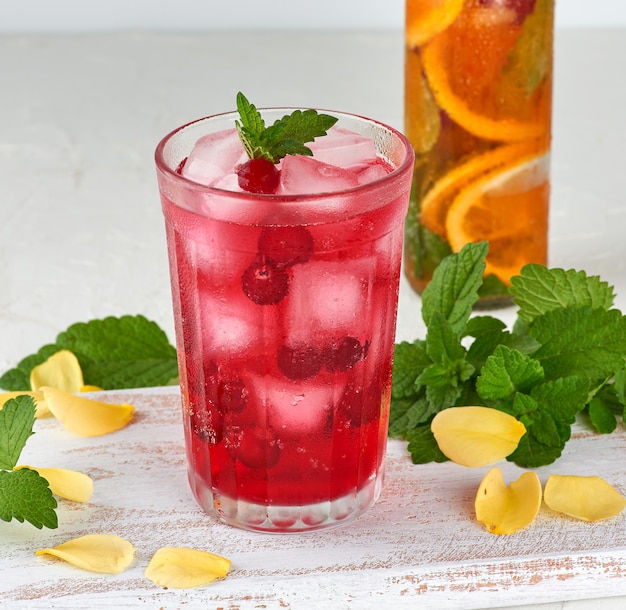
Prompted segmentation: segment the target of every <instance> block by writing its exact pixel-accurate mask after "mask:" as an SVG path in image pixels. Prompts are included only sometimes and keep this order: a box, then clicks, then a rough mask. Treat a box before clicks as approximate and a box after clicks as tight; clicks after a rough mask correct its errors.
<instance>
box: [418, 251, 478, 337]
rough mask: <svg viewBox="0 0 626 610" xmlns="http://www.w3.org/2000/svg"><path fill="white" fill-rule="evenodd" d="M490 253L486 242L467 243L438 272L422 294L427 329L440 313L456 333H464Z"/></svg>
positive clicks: (448, 257) (441, 265) (448, 258)
mask: <svg viewBox="0 0 626 610" xmlns="http://www.w3.org/2000/svg"><path fill="white" fill-rule="evenodd" d="M488 250H489V246H488V244H487V242H480V243H478V244H467V245H466V246H464V247H463V248H462V250H461V251H460V252H458V253H457V254H451V255H450V256H447V257H446V258H445V259H444V260H443V261H442V262H441V264H440V265H439V266H438V267H437V268H436V269H435V272H434V273H433V278H432V280H431V281H430V283H429V284H428V286H426V288H425V290H424V292H423V294H422V318H423V320H424V322H425V323H426V326H429V325H430V320H431V318H432V316H433V315H434V313H435V312H439V313H441V314H442V315H443V316H444V317H445V318H446V320H448V322H449V323H450V326H451V327H452V329H453V330H454V331H455V332H456V333H457V334H459V335H460V334H461V333H463V331H464V328H465V325H466V324H467V321H468V319H469V317H470V314H471V313H472V308H473V307H474V305H475V304H476V302H477V300H478V289H479V288H480V286H481V284H482V277H483V272H484V271H485V257H486V256H487V252H488Z"/></svg>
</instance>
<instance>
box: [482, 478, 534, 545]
mask: <svg viewBox="0 0 626 610" xmlns="http://www.w3.org/2000/svg"><path fill="white" fill-rule="evenodd" d="M540 506H541V481H539V477H538V476H537V474H536V473H534V472H525V473H524V474H523V475H522V476H521V477H520V478H519V479H517V481H514V482H513V483H511V485H510V486H508V485H506V483H505V482H504V480H503V478H502V472H501V471H500V469H499V468H492V469H491V470H490V471H489V472H488V473H487V474H486V475H485V478H484V479H483V480H482V482H481V484H480V486H479V488H478V492H477V493H476V499H475V501H474V508H475V510H476V519H478V521H480V522H481V523H484V524H485V526H486V527H487V529H488V530H489V531H490V532H491V533H492V534H513V533H514V532H516V531H517V530H520V529H522V528H523V527H526V526H527V525H529V524H530V523H532V522H533V520H534V518H535V517H536V516H537V513H538V512H539V507H540Z"/></svg>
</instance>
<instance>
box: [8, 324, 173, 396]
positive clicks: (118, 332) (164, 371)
mask: <svg viewBox="0 0 626 610" xmlns="http://www.w3.org/2000/svg"><path fill="white" fill-rule="evenodd" d="M62 349H67V350H69V351H71V352H73V353H74V354H75V355H76V357H77V358H78V362H79V363H80V366H81V368H82V371H83V376H84V378H85V383H87V384H89V385H94V386H98V387H101V388H103V389H104V390H119V389H124V388H141V387H151V386H160V385H167V384H170V383H172V382H174V381H175V380H176V377H177V375H178V367H177V360H176V348H175V347H174V346H172V345H171V344H170V342H169V340H168V338H167V335H166V334H165V332H164V331H163V330H162V329H161V328H159V326H158V325H157V324H156V323H155V322H152V321H150V320H148V319H147V318H145V317H144V316H141V315H137V316H122V317H119V318H117V317H113V316H111V317H108V318H104V319H102V320H91V321H89V322H78V323H77V324H72V325H71V326H70V327H69V328H68V329H67V330H65V331H64V332H62V333H60V334H59V335H58V336H57V338H56V341H55V342H54V343H51V344H47V345H44V346H43V347H42V348H41V349H40V350H39V351H38V352H37V353H35V354H32V355H30V356H27V357H26V358H24V359H22V360H21V361H20V362H19V363H18V364H17V366H16V367H15V368H13V369H10V370H9V371H7V372H6V373H4V374H3V375H2V376H1V377H0V388H3V389H5V390H13V391H23V390H30V389H31V387H30V372H31V370H32V369H33V368H34V367H35V366H37V365H38V364H41V363H42V362H44V361H45V360H47V359H48V358H49V357H50V356H52V355H53V354H55V353H56V352H58V351H59V350H62Z"/></svg>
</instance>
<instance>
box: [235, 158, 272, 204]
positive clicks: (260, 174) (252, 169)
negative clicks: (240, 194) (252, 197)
mask: <svg viewBox="0 0 626 610" xmlns="http://www.w3.org/2000/svg"><path fill="white" fill-rule="evenodd" d="M237 182H238V183H239V187H240V188H241V189H242V190H244V191H247V192H248V193H261V194H265V195H270V194H272V193H275V192H276V189H277V188H278V183H279V182H280V171H279V170H278V168H277V167H276V166H275V165H274V164H273V163H272V162H271V161H268V160H267V159H250V160H249V161H246V162H245V163H244V164H243V165H240V166H239V168H238V169H237Z"/></svg>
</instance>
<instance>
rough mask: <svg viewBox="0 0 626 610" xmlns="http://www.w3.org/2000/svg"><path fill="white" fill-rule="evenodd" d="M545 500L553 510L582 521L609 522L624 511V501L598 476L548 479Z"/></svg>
mask: <svg viewBox="0 0 626 610" xmlns="http://www.w3.org/2000/svg"><path fill="white" fill-rule="evenodd" d="M544 500H545V502H546V504H547V505H548V507H549V508H551V509H552V510H554V511H556V512H559V513H563V514H565V515H568V516H570V517H574V518H575V519H581V520H583V521H601V520H603V519H610V518H611V517H615V516H616V515H619V513H621V512H622V510H624V507H626V498H624V496H623V495H622V494H620V493H619V492H618V491H617V490H616V489H615V488H614V487H613V486H612V485H610V483H608V482H607V481H605V480H604V479H602V478H601V477H597V476H572V475H555V474H553V475H550V477H549V478H548V481H547V482H546V487H545V490H544Z"/></svg>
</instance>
